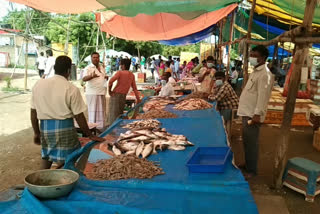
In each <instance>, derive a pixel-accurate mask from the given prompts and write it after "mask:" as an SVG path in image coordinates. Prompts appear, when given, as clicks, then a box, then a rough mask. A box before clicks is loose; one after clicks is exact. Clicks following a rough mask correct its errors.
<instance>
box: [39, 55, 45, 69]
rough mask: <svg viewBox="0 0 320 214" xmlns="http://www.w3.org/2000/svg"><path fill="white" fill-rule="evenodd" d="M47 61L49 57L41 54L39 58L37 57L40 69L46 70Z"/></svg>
mask: <svg viewBox="0 0 320 214" xmlns="http://www.w3.org/2000/svg"><path fill="white" fill-rule="evenodd" d="M46 61H47V58H45V57H43V56H39V57H38V59H37V62H38V63H39V64H38V69H39V70H44V69H46Z"/></svg>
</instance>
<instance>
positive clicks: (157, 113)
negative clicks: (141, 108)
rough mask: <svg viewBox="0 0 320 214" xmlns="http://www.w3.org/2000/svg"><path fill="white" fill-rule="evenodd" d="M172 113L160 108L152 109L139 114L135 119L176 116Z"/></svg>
mask: <svg viewBox="0 0 320 214" xmlns="http://www.w3.org/2000/svg"><path fill="white" fill-rule="evenodd" d="M177 117H178V116H177V115H176V114H174V113H171V112H168V111H166V110H162V109H152V110H150V111H147V112H146V113H144V114H139V115H138V116H137V119H156V118H177Z"/></svg>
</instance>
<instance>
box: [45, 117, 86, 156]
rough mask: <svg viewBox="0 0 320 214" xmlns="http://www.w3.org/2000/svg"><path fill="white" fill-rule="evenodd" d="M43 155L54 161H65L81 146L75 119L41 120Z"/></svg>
mask: <svg viewBox="0 0 320 214" xmlns="http://www.w3.org/2000/svg"><path fill="white" fill-rule="evenodd" d="M40 135H41V138H40V139H41V146H42V150H41V156H42V159H45V160H48V161H52V162H64V161H65V160H66V158H67V156H68V155H69V154H71V153H72V152H74V151H75V150H77V149H78V148H80V143H79V140H78V135H77V132H76V129H75V128H74V122H73V119H65V120H40Z"/></svg>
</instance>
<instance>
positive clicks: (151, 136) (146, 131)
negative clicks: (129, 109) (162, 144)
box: [134, 129, 158, 138]
mask: <svg viewBox="0 0 320 214" xmlns="http://www.w3.org/2000/svg"><path fill="white" fill-rule="evenodd" d="M134 132H135V133H137V134H141V135H145V136H147V137H150V138H158V136H157V135H155V134H153V132H152V131H150V130H146V129H143V130H135V131H134Z"/></svg>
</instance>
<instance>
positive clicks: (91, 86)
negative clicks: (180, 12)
mask: <svg viewBox="0 0 320 214" xmlns="http://www.w3.org/2000/svg"><path fill="white" fill-rule="evenodd" d="M99 58H100V56H99V53H97V52H94V53H92V54H91V62H92V64H90V65H88V66H87V67H86V68H85V71H84V77H83V78H82V80H83V81H84V82H88V83H87V85H86V93H85V94H86V99H87V105H88V121H89V123H97V124H98V126H97V128H98V129H100V130H101V131H103V129H104V128H105V126H106V88H105V87H104V85H105V83H106V81H107V79H108V76H107V75H106V74H105V69H104V67H103V66H102V65H100V64H99V62H100V59H99Z"/></svg>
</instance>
